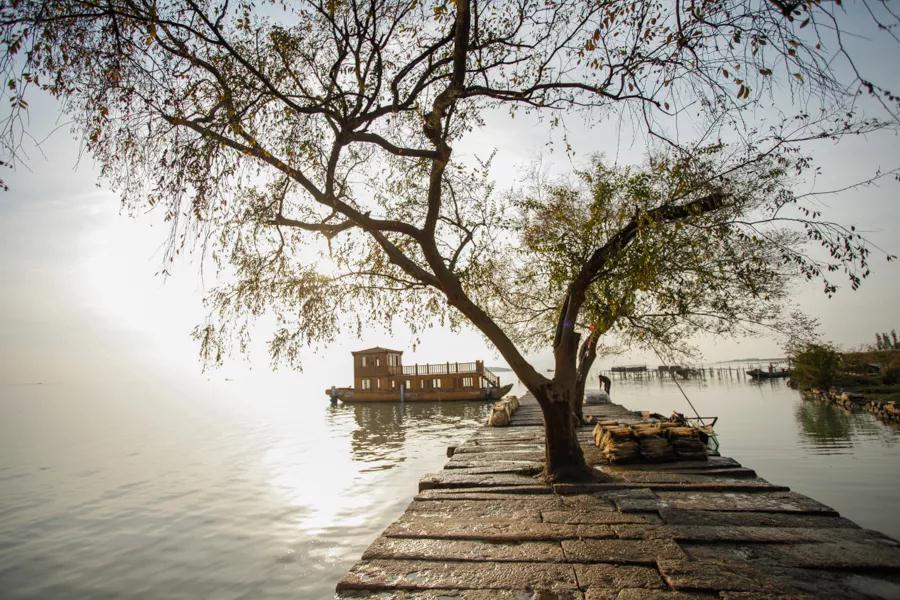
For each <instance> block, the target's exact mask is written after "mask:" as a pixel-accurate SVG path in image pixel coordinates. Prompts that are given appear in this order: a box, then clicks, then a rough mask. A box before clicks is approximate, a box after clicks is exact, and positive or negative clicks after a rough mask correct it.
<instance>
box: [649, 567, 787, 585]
mask: <svg viewBox="0 0 900 600" xmlns="http://www.w3.org/2000/svg"><path fill="white" fill-rule="evenodd" d="M658 564H659V571H660V573H662V575H663V577H664V578H665V580H666V583H668V584H669V585H670V586H671V587H673V588H674V589H676V590H695V591H703V590H707V591H719V590H735V591H750V592H783V591H785V590H784V587H783V582H779V581H778V580H776V579H774V578H772V577H770V576H768V575H767V574H766V572H765V571H764V570H762V569H761V568H759V567H757V566H754V565H751V564H747V563H740V562H726V561H721V560H715V561H713V560H704V561H693V560H669V561H660V562H659V563H658Z"/></svg>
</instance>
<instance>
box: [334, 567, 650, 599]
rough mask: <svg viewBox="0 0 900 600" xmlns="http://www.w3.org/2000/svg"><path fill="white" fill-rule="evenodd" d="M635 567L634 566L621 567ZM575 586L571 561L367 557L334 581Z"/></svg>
mask: <svg viewBox="0 0 900 600" xmlns="http://www.w3.org/2000/svg"><path fill="white" fill-rule="evenodd" d="M623 568H637V567H623ZM391 589H397V590H427V589H460V590H466V589H469V590H483V589H499V590H536V589H541V590H550V591H563V590H572V591H577V590H578V584H577V582H576V579H575V573H574V571H573V568H572V565H565V564H558V563H497V562H434V561H409V560H368V561H362V562H358V563H356V564H355V565H354V566H353V568H351V569H350V572H348V573H347V574H346V575H345V576H344V578H343V579H341V581H340V582H339V583H338V584H337V591H338V592H344V591H347V590H391Z"/></svg>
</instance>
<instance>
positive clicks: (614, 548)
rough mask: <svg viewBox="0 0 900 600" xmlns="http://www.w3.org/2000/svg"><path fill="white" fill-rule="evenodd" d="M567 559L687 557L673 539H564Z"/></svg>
mask: <svg viewBox="0 0 900 600" xmlns="http://www.w3.org/2000/svg"><path fill="white" fill-rule="evenodd" d="M562 550H563V553H564V554H565V559H566V561H567V562H574V563H614V564H647V565H655V564H656V562H657V561H658V560H687V558H688V557H687V555H686V554H685V553H684V551H683V550H682V549H681V548H680V547H679V546H678V544H676V543H675V542H673V541H671V540H617V539H606V540H563V541H562Z"/></svg>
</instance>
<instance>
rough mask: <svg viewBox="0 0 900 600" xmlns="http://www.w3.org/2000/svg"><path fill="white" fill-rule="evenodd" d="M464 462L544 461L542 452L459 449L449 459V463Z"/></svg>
mask: <svg viewBox="0 0 900 600" xmlns="http://www.w3.org/2000/svg"><path fill="white" fill-rule="evenodd" d="M466 460H525V461H531V462H537V461H543V460H544V452H543V450H541V451H537V450H506V449H497V450H496V451H494V450H491V451H490V452H484V451H482V452H460V449H459V448H457V449H456V451H455V452H454V453H453V458H451V459H450V461H451V462H455V461H466Z"/></svg>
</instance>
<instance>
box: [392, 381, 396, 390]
mask: <svg viewBox="0 0 900 600" xmlns="http://www.w3.org/2000/svg"><path fill="white" fill-rule="evenodd" d="M396 387H397V382H396V381H395V380H393V379H391V389H392V390H393V389H395V388H396Z"/></svg>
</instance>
